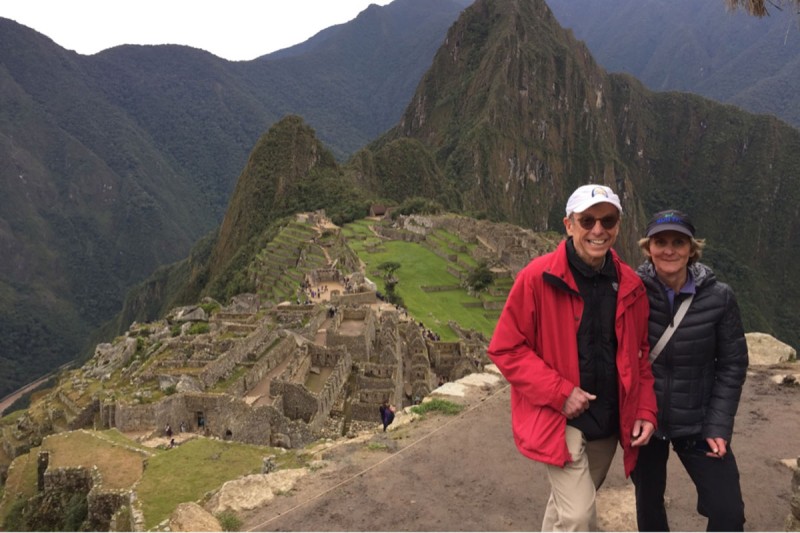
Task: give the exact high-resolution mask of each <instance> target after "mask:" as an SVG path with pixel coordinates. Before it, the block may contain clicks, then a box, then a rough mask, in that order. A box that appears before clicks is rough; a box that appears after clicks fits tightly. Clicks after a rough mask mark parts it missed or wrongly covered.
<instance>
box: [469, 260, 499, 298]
mask: <svg viewBox="0 0 800 533" xmlns="http://www.w3.org/2000/svg"><path fill="white" fill-rule="evenodd" d="M493 281H494V274H493V273H492V271H491V270H490V269H489V267H488V266H487V265H486V263H485V262H481V263H480V264H479V265H478V266H477V267H475V269H474V270H473V271H472V272H470V273H469V275H468V276H467V279H466V283H467V287H469V288H470V289H472V290H473V291H475V292H480V291H482V290H484V289H486V288H487V287H489V285H491V284H492V282H493Z"/></svg>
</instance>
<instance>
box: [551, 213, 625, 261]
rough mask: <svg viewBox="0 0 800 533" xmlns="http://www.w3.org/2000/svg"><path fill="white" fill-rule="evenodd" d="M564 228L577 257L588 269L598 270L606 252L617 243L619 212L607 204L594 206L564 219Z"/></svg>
mask: <svg viewBox="0 0 800 533" xmlns="http://www.w3.org/2000/svg"><path fill="white" fill-rule="evenodd" d="M592 221H594V222H592ZM587 226H588V229H587ZM606 226H610V227H608V228H607V227H606ZM564 227H565V228H566V229H567V235H569V236H571V237H572V241H573V242H574V243H575V251H576V252H577V253H578V257H580V258H581V259H582V260H583V262H584V263H586V264H587V265H589V266H590V267H592V268H599V267H600V266H602V264H603V259H604V258H605V256H606V252H608V250H609V249H610V248H611V247H612V246H614V243H615V242H616V241H617V235H619V211H618V210H617V208H616V207H614V206H613V205H612V204H610V203H608V202H602V203H599V204H595V205H593V206H592V207H590V208H588V209H587V210H585V211H583V212H582V213H572V215H571V216H568V217H565V218H564Z"/></svg>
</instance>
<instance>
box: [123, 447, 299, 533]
mask: <svg viewBox="0 0 800 533" xmlns="http://www.w3.org/2000/svg"><path fill="white" fill-rule="evenodd" d="M270 454H271V448H267V447H263V446H251V445H247V444H241V443H236V442H225V441H218V440H211V439H193V440H190V441H187V442H185V443H183V444H181V445H180V446H178V447H177V448H173V449H171V450H165V451H163V452H161V453H159V454H158V455H157V456H155V457H152V458H150V460H149V461H148V464H147V468H146V469H145V471H144V474H143V475H142V480H141V481H140V482H139V485H138V487H137V494H138V497H139V501H140V502H141V504H142V511H143V512H144V516H145V529H148V530H149V529H152V528H153V527H155V526H156V524H158V523H159V522H161V521H162V520H164V519H165V518H167V517H168V516H169V514H170V513H171V512H172V511H173V509H175V507H176V506H177V505H178V504H180V503H183V502H193V501H198V500H200V499H201V498H202V497H203V496H204V495H205V494H206V493H207V492H209V491H212V490H214V489H217V488H219V487H220V486H222V484H223V483H225V482H226V481H228V480H231V479H235V478H238V477H240V476H244V475H249V474H257V473H259V472H261V466H262V460H263V457H265V456H267V455H270ZM292 457H294V456H293V454H292ZM284 460H288V459H284ZM279 461H280V459H279ZM281 466H282V467H285V466H286V465H281ZM291 466H292V467H296V466H299V465H291Z"/></svg>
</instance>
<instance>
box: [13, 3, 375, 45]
mask: <svg viewBox="0 0 800 533" xmlns="http://www.w3.org/2000/svg"><path fill="white" fill-rule="evenodd" d="M388 3H390V0H371V1H370V0H282V1H275V0H247V1H245V0H226V1H225V2H222V1H209V0H195V1H192V2H189V1H185V0H179V1H175V0H161V1H157V0H138V1H136V2H132V1H127V0H126V1H113V0H102V1H101V0H75V1H72V2H67V1H64V0H3V1H2V2H0V17H5V18H10V19H13V20H16V21H17V22H19V23H20V24H24V25H25V26H28V27H30V28H33V29H34V30H36V31H38V32H39V33H42V34H44V35H46V36H47V37H49V38H51V39H53V40H54V41H55V42H56V43H57V44H59V45H60V46H62V47H64V48H67V49H70V50H75V51H76V52H78V53H80V54H94V53H97V52H99V51H101V50H105V49H107V48H111V47H113V46H117V45H120V44H183V45H188V46H193V47H195V48H202V49H203V50H207V51H209V52H211V53H212V54H215V55H217V56H220V57H224V58H226V59H232V60H242V59H253V58H255V57H258V56H261V55H264V54H267V53H269V52H273V51H275V50H278V49H281V48H286V47H287V46H292V45H295V44H298V43H301V42H303V41H305V40H306V39H308V38H309V37H311V36H313V35H315V34H316V33H317V32H319V31H320V30H323V29H325V28H327V27H330V26H333V25H336V24H341V23H344V22H348V21H350V20H352V19H354V18H355V17H356V16H357V15H358V13H360V12H361V11H363V10H364V9H366V8H367V6H368V5H370V4H379V5H386V4H388Z"/></svg>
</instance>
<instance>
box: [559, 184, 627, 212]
mask: <svg viewBox="0 0 800 533" xmlns="http://www.w3.org/2000/svg"><path fill="white" fill-rule="evenodd" d="M601 202H607V203H609V204H611V205H613V206H614V207H616V208H617V209H618V210H619V214H620V215H621V214H622V204H621V203H620V201H619V196H617V195H616V194H614V191H612V190H611V188H610V187H606V186H605V185H593V184H590V185H581V186H580V187H578V188H577V189H575V192H573V193H572V195H571V196H570V197H569V200H567V216H570V215H571V214H572V213H583V212H584V211H586V210H587V209H589V208H590V207H592V206H593V205H596V204H599V203H601Z"/></svg>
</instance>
